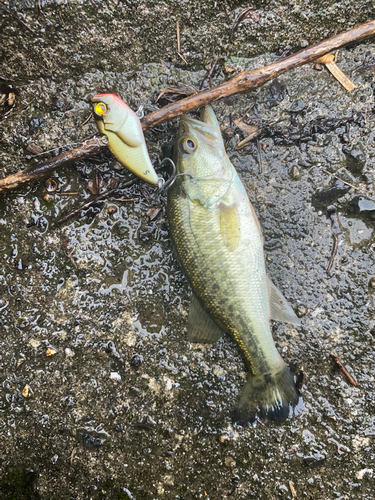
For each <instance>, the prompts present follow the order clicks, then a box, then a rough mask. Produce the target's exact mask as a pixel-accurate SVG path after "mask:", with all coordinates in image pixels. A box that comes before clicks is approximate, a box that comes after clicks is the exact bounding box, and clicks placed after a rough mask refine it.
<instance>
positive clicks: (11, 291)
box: [0, 2, 375, 500]
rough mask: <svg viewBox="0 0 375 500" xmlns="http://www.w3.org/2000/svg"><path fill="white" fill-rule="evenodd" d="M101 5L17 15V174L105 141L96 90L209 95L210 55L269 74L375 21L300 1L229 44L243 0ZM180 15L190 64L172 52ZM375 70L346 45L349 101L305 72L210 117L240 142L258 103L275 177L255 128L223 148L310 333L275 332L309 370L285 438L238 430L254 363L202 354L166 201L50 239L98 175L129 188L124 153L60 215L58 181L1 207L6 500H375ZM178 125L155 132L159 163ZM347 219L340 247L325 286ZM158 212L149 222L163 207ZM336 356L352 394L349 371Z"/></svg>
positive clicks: (367, 50) (52, 6)
mask: <svg viewBox="0 0 375 500" xmlns="http://www.w3.org/2000/svg"><path fill="white" fill-rule="evenodd" d="M31 4H32V7H34V2H31ZM24 5H25V3H24ZM24 5H23V7H24ZM100 5H101V7H100V9H101V10H100V11H99V13H98V4H97V3H95V2H93V3H90V8H88V7H87V5H86V4H84V3H82V4H79V3H77V4H67V3H66V4H63V5H59V4H58V3H48V4H46V3H45V2H40V3H39V6H40V8H41V11H40V12H39V13H38V12H36V11H35V10H34V9H31V8H23V9H21V8H20V3H19V2H13V3H12V5H11V6H13V7H14V6H16V7H17V6H18V7H17V8H16V9H15V10H12V11H11V12H12V16H10V15H9V13H8V14H7V13H6V14H4V17H2V23H3V30H4V31H3V33H4V35H3V36H4V37H5V40H6V42H7V43H3V47H2V50H3V54H4V55H5V56H6V57H5V58H4V59H3V63H2V66H1V71H0V75H1V76H2V77H3V78H4V81H3V84H5V85H8V86H9V85H10V86H12V89H14V91H15V94H16V100H15V104H14V105H13V107H9V106H8V104H7V103H3V104H2V105H1V108H0V113H1V117H2V119H3V120H2V121H1V122H0V128H1V135H0V141H1V152H0V155H1V156H0V163H1V167H2V175H6V174H10V173H13V172H16V171H17V170H18V169H20V168H21V167H24V166H27V165H28V164H29V163H28V162H29V161H30V160H27V158H26V156H30V155H31V154H30V152H28V151H26V148H27V146H28V145H30V143H33V144H34V145H37V146H39V147H40V148H42V149H43V150H50V149H53V148H55V147H56V146H57V145H60V146H61V145H64V144H67V143H75V142H78V141H80V140H82V139H83V138H85V137H87V136H89V135H90V134H93V133H96V128H95V124H94V122H93V121H89V122H88V123H87V124H85V125H83V126H81V124H82V123H83V122H84V120H85V118H87V116H88V115H89V112H90V106H89V97H90V95H92V94H93V93H97V92H103V91H110V92H116V93H118V94H119V95H121V96H122V97H123V98H126V100H127V101H128V103H129V104H130V105H131V106H132V107H133V108H134V109H137V108H138V107H139V106H140V105H143V106H144V107H145V111H146V112H149V111H151V110H152V109H154V107H155V105H154V104H153V103H154V99H155V96H156V94H157V92H158V91H159V90H160V89H162V88H163V87H165V86H167V85H171V86H174V85H176V84H177V83H178V82H180V83H185V84H190V85H195V86H199V84H200V82H201V80H202V79H203V77H204V75H205V70H204V65H205V64H207V63H208V62H210V58H211V57H212V56H214V55H222V54H223V53H224V54H225V55H226V57H227V64H228V65H229V66H231V67H233V68H235V69H236V70H241V69H251V68H255V67H259V66H262V65H265V64H268V63H269V62H271V61H273V60H275V59H276V58H277V57H278V54H279V53H280V50H279V48H280V46H281V48H282V49H285V48H287V47H286V46H287V45H288V44H291V45H292V46H293V48H294V49H298V48H299V44H300V41H299V40H304V39H306V40H307V41H308V43H310V42H311V41H314V40H318V39H319V38H323V37H324V36H326V34H328V33H333V32H337V31H340V30H342V29H345V28H346V27H348V26H351V25H353V24H356V23H359V22H364V21H366V20H367V19H368V17H369V14H370V11H371V9H372V6H371V5H370V2H367V3H366V2H363V3H362V4H361V5H362V7H361V8H358V6H356V5H355V4H353V3H351V4H349V3H347V2H343V3H332V6H331V7H330V9H323V8H322V7H321V6H320V3H318V2H316V5H315V3H314V5H315V7H314V8H311V9H310V10H306V7H305V6H304V4H302V3H301V4H300V6H299V7H297V6H296V7H294V8H293V9H292V13H290V10H289V11H287V7H286V5H287V4H284V7H283V6H282V5H281V4H279V3H277V5H276V3H275V4H273V3H272V2H271V3H269V4H267V5H265V4H264V5H263V3H259V6H258V4H257V5H256V6H257V7H258V10H259V13H260V16H261V20H262V22H261V24H260V26H254V25H253V24H251V23H247V24H244V25H242V26H241V27H240V29H239V32H238V34H237V35H236V36H235V37H234V41H232V42H230V43H229V41H228V40H229V38H228V33H227V31H226V28H227V27H228V26H230V25H231V23H232V21H233V19H234V17H235V14H236V13H238V12H239V11H240V10H241V7H242V8H243V7H245V6H247V5H245V4H242V6H240V5H239V4H237V3H233V5H231V4H229V3H228V4H219V7H215V8H214V4H212V5H211V4H210V3H209V2H205V3H204V4H203V3H202V4H201V6H200V7H196V8H194V9H192V8H190V7H189V6H188V4H186V5H185V4H182V5H181V7H179V8H177V7H176V5H175V4H173V3H171V4H169V3H156V4H155V5H154V4H152V3H151V2H150V3H149V4H146V3H142V2H139V3H137V4H134V5H132V6H131V7H129V9H127V7H126V3H122V4H115V3H114V4H113V5H112V4H110V3H108V4H106V5H105V6H103V4H102V2H101V3H100ZM189 5H190V4H189ZM254 5H255V4H254ZM288 5H289V4H288ZM11 6H10V7H11ZM206 6H207V7H206ZM10 7H7V8H8V9H9V8H10ZM178 9H182V11H181V10H178ZM215 9H216V10H215ZM304 9H305V10H304ZM366 9H367V10H366ZM296 10H297V11H298V12H305V15H304V16H303V15H302V14H301V17H300V19H304V21H302V20H300V22H297V21H296V18H295V17H294V15H292V14H293V12H294V11H296ZM187 12H189V13H190V17H189V16H188V14H187ZM280 12H284V16H281V15H280ZM338 12H340V15H339V16H338V15H336V14H337V13H338ZM116 13H117V14H118V16H117V17H116ZM167 14H168V15H169V14H170V15H169V17H168V16H167ZM178 14H179V15H178ZM289 14H290V15H289ZM335 15H336V16H335ZM14 16H16V17H17V19H18V21H17V20H16V18H15V17H14ZM80 16H81V17H80ZM126 16H128V17H126ZM306 16H308V18H309V20H310V21H309V24H308V28H309V29H308V30H306V24H305V19H306ZM167 17H168V19H167ZM156 18H157V19H158V20H160V23H159V24H158V23H156V22H155V19H156ZM177 18H178V20H179V21H180V23H181V24H182V25H184V26H186V27H185V28H184V29H183V37H182V43H183V51H184V54H185V57H186V58H187V60H188V63H189V64H188V66H187V67H186V68H184V65H183V63H182V61H180V60H179V58H178V56H176V55H175V50H176V44H175V31H174V30H175V24H174V22H175V20H176V19H177ZM327 18H329V19H333V18H334V19H335V23H334V26H333V28H332V29H331V26H330V25H327V24H324V23H322V19H327ZM80 19H81V21H86V22H79V20H80ZM271 19H272V21H273V23H274V24H273V27H274V28H273V29H274V30H275V31H274V33H278V34H279V36H278V39H277V43H275V40H274V36H273V35H272V36H271V34H270V33H269V29H268V27H269V26H270V24H267V23H270V22H271V21H269V20H271ZM219 20H221V21H220V22H219ZM267 20H268V21H267ZM20 21H21V23H20ZM198 21H199V22H198ZM276 21H277V22H276ZM22 23H24V24H25V25H26V26H27V28H26V27H24V28H22ZM50 23H52V24H50ZM124 23H125V24H124ZM126 23H128V24H126ZM262 23H263V24H262ZM277 23H279V24H277ZM52 26H53V27H54V29H56V30H58V31H57V34H56V35H54V36H52ZM126 26H128V29H127V30H126V31H124V29H123V28H124V27H126ZM166 26H168V29H166ZM196 26H197V28H196V30H194V31H192V29H191V27H196ZM223 26H225V29H224V28H223ZM281 26H284V29H282V28H281ZM129 27H130V28H129ZM42 29H44V30H45V31H43V32H42ZM30 30H32V31H30ZM204 30H206V32H207V33H206V35H205V34H204V33H205V31H204ZM262 30H263V31H262ZM267 30H268V36H263V37H262V38H261V39H259V40H256V39H255V38H253V34H254V36H255V34H258V35H259V34H261V33H263V34H264V33H265V32H267ZM306 31H307V32H308V33H309V38H307V35H306ZM120 32H121V34H122V35H121V36H122V37H123V38H121V39H120V38H117V37H118V36H119V33H120ZM35 33H37V36H36V35H35ZM129 33H130V34H133V33H134V36H133V35H130V34H129ZM78 34H79V38H78ZM213 34H216V36H217V40H218V43H217V45H215V46H213V45H214V44H212V42H211V41H210V42H208V38H207V37H209V35H210V36H212V35H213ZM146 36H147V37H148V38H147V45H144V43H143V41H144V40H145V38H143V37H146ZM129 37H130V38H129ZM211 39H212V38H210V40H211ZM78 40H79V41H78ZM109 40H111V43H112V42H113V45H111V48H110V45H109ZM140 40H141V41H142V43H139V41H140ZM31 41H33V44H31ZM121 41H122V42H121ZM162 41H163V43H162ZM120 42H121V43H120ZM240 46H241V47H242V54H239V53H237V54H236V55H234V54H235V52H236V51H237V52H238V47H240ZM68 50H69V51H70V52H69V53H68V52H66V51H68ZM64 51H65V52H64ZM267 51H268V52H267ZM281 52H283V50H281ZM162 53H163V55H161V54H162ZM64 54H65V55H64ZM259 54H262V55H259ZM126 56H129V57H126ZM130 56H131V57H130ZM240 56H241V57H240ZM242 56H243V57H242ZM169 57H170V58H171V62H169V61H168V58H169ZM42 58H43V60H44V61H45V62H44V63H42V62H41V61H42ZM374 58H375V45H374V44H371V43H367V44H361V45H358V46H356V47H352V48H350V49H348V50H342V51H340V54H339V61H338V64H339V66H340V68H341V69H342V70H343V71H344V72H345V74H347V75H348V76H349V77H350V78H351V79H352V80H353V82H354V83H355V84H356V86H357V87H356V89H355V90H354V91H353V92H351V93H348V92H346V91H345V90H344V89H342V88H341V87H340V85H339V84H338V83H337V82H336V81H335V80H334V79H333V78H332V77H331V76H330V75H329V74H328V73H327V72H326V71H323V72H317V71H315V70H314V69H313V68H312V67H310V66H309V67H305V68H301V69H299V70H296V71H292V72H290V73H288V74H287V75H284V76H283V77H282V78H280V79H279V81H278V83H271V84H269V85H267V86H266V87H264V88H262V89H259V90H257V91H256V92H253V93H251V94H249V95H247V96H235V97H231V98H230V99H227V100H225V101H224V102H219V103H216V104H215V111H216V113H217V116H218V118H219V121H220V123H221V125H222V128H223V130H225V129H226V128H228V126H229V124H230V123H229V115H230V114H232V117H233V119H235V118H237V117H240V116H242V115H243V114H244V112H245V111H246V110H247V109H248V108H249V107H250V105H252V104H254V107H253V109H252V111H251V112H250V114H249V117H248V119H249V122H251V123H252V124H255V125H260V126H262V128H263V129H264V130H265V133H264V137H262V139H261V155H262V163H263V173H262V174H259V173H258V161H257V151H256V147H255V145H254V144H250V145H249V146H248V147H247V148H245V149H243V150H241V151H235V149H234V146H235V144H236V143H237V142H238V140H239V139H242V138H243V136H242V135H241V131H239V130H237V131H235V134H234V137H233V138H232V139H230V140H229V141H228V144H227V150H228V154H229V156H230V158H231V160H232V162H233V164H234V165H235V166H236V168H237V169H238V171H239V173H240V175H241V177H242V179H243V181H244V183H245V185H246V187H247V189H248V193H249V196H250V199H251V200H252V202H253V204H254V206H255V209H256V211H257V213H258V215H259V219H260V222H261V225H262V228H263V232H264V237H265V247H266V250H265V255H266V262H267V267H268V271H269V274H270V276H271V277H272V280H273V281H274V282H275V283H276V284H277V285H278V286H279V287H280V289H281V290H282V291H283V292H284V294H285V295H286V297H287V298H288V300H289V301H290V302H291V304H292V305H293V307H294V308H295V310H296V312H297V313H298V314H299V316H301V318H302V326H301V327H299V328H296V327H293V326H291V325H283V324H280V323H274V324H273V332H274V338H275V342H276V344H277V346H278V348H279V350H280V352H281V353H282V355H283V357H284V359H285V360H286V362H287V363H288V364H289V366H290V367H291V370H292V372H293V373H294V374H295V375H296V376H297V375H298V374H299V372H300V371H301V369H303V371H304V372H305V380H304V385H303V388H302V394H303V399H304V404H305V411H304V412H303V413H302V414H300V415H299V416H297V417H294V418H293V419H289V420H288V421H287V422H286V423H285V424H283V425H282V426H276V425H274V424H267V425H266V426H263V425H260V424H257V425H254V426H250V427H248V428H242V427H233V426H232V424H231V416H232V414H233V410H234V408H235V404H236V401H237V400H238V396H239V394H240V391H241V388H242V386H243V384H244V377H245V371H244V370H245V367H244V364H243V362H242V360H241V358H240V355H239V351H238V349H237V348H236V346H235V345H234V343H233V342H232V341H231V340H230V339H229V338H227V337H225V338H223V339H221V340H220V341H219V342H218V343H217V344H216V345H213V346H203V345H191V344H189V343H188V342H187V340H186V321H187V313H188V307H189V301H190V291H189V288H188V285H187V283H186V280H185V279H184V277H183V275H182V273H181V272H180V270H179V269H178V266H177V264H176V262H175V260H174V257H173V254H172V250H171V246H170V241H169V237H168V228H167V225H166V219H165V199H161V200H160V201H155V202H150V201H149V198H148V195H149V194H150V193H151V192H152V189H151V188H148V187H146V188H145V187H144V186H141V185H136V186H133V187H132V188H130V189H128V190H126V191H124V193H122V195H121V196H117V197H118V198H122V199H129V198H137V200H136V201H122V200H115V199H107V200H106V201H105V202H103V203H102V204H99V205H97V206H96V207H94V208H93V209H90V210H89V211H88V212H87V213H83V214H82V215H81V216H79V217H76V218H75V219H73V220H71V221H69V222H67V223H65V224H63V225H61V226H57V227H56V226H52V224H53V223H54V222H55V221H56V220H57V219H58V218H59V217H60V216H61V215H62V214H63V213H64V212H65V211H67V210H68V209H70V208H72V207H74V206H76V205H77V204H78V203H81V202H82V201H83V199H86V198H88V197H89V196H90V192H89V191H88V189H87V184H88V181H89V180H90V179H92V177H93V175H94V172H98V173H99V175H100V177H101V178H102V179H103V180H104V182H108V181H109V180H110V179H111V178H112V177H114V176H115V177H118V178H124V179H126V177H127V173H126V172H124V171H123V170H115V169H113V167H112V165H113V163H112V160H113V159H112V158H111V156H110V155H109V154H104V155H103V156H102V157H100V158H99V160H98V159H97V160H96V161H94V160H88V161H85V162H79V163H78V164H76V165H75V166H73V167H70V168H65V169H63V170H62V171H59V172H56V173H55V174H54V175H53V178H54V179H55V181H56V182H57V185H58V191H59V192H61V193H64V192H70V193H72V192H73V193H76V192H78V194H76V195H62V194H60V195H57V194H55V195H54V197H53V199H52V200H45V199H44V197H45V194H46V183H45V180H41V181H39V182H33V183H30V184H29V185H25V186H22V187H20V188H17V189H15V190H14V191H12V192H10V193H8V194H6V195H2V196H1V201H0V223H1V231H0V236H1V245H0V262H1V271H0V287H1V298H0V309H1V330H0V344H1V350H0V438H1V447H0V470H1V480H0V498H4V499H8V498H17V499H18V498H20V499H24V498H25V499H26V498H27V499H29V498H30V499H43V500H44V499H55V498H64V499H88V498H92V499H104V498H105V499H128V498H130V499H136V500H141V499H156V498H157V499H172V498H178V499H193V498H207V499H209V498H210V499H221V498H228V499H229V498H236V499H249V498H256V499H259V498H262V499H263V498H264V499H273V498H292V490H291V488H290V485H289V483H290V482H291V483H292V484H293V485H294V488H295V491H296V493H297V498H307V499H314V500H320V499H322V500H323V499H327V498H329V499H347V498H355V499H359V498H360V499H371V498H373V489H374V479H373V476H374V465H373V464H374V451H373V444H374V443H373V440H374V434H375V412H374V397H375V393H374V369H373V367H374V362H375V359H374V358H375V357H374V331H375V324H374V323H375V322H374V307H375V304H374V289H373V287H372V285H373V281H371V278H373V277H375V262H374V249H375V239H374V218H373V212H372V210H370V209H369V208H371V206H372V205H371V201H369V202H367V203H364V202H363V201H360V200H359V199H358V198H359V197H360V198H362V199H363V198H365V199H369V200H374V187H375V186H374V181H375V178H374V170H373V163H374V153H375V150H374V144H375V142H374V132H373V124H374V113H373V110H374V85H375V82H374V76H373V65H374ZM48 65H50V67H49V68H48ZM135 68H138V71H137V73H136V74H134V75H132V74H131V73H132V71H133V70H134V69H135ZM369 68H370V69H369ZM371 68H372V69H371ZM221 79H222V76H221V75H219V76H218V77H217V79H215V80H214V82H213V83H215V84H216V83H219V81H221ZM317 122H321V125H319V126H318V125H317ZM310 125H311V134H310V135H311V136H309V134H306V130H309V126H310ZM176 127H177V121H174V122H172V123H169V124H166V125H163V126H162V127H160V128H159V129H158V130H156V131H155V132H152V131H148V132H147V134H146V140H147V142H148V145H149V150H150V155H151V158H152V160H153V162H154V163H155V165H158V164H159V162H160V159H161V151H162V147H163V146H166V145H168V144H170V142H171V141H172V140H173V136H174V134H175V132H176ZM323 169H325V170H328V171H329V172H332V173H335V174H336V175H337V176H339V177H340V178H341V179H343V180H345V181H346V182H349V183H350V184H352V185H354V186H356V187H359V188H361V189H362V190H367V191H368V192H369V194H368V193H364V192H361V191H358V189H354V188H350V187H348V186H345V185H344V184H343V183H342V182H341V181H338V180H337V179H335V178H334V177H332V176H331V175H329V174H327V173H326V172H324V171H323ZM331 205H334V206H335V208H336V210H337V214H338V219H339V224H340V228H341V233H340V234H339V235H338V241H339V245H338V251H337V256H336V259H335V261H334V264H333V268H332V271H331V273H330V275H329V276H327V273H326V269H327V266H328V262H329V259H330V256H331V250H332V245H333V240H332V235H331V225H330V220H329V218H328V216H327V207H328V206H331ZM158 206H160V207H162V210H161V212H160V213H159V214H158V216H157V217H156V218H155V219H154V220H153V221H151V220H150V218H149V217H148V216H147V215H146V212H147V211H148V210H149V209H150V208H152V207H158ZM364 206H365V207H366V206H367V207H368V209H367V210H364V209H363V207H364ZM361 207H362V209H361ZM331 352H335V353H336V354H337V356H338V357H339V358H340V360H341V362H342V363H343V365H344V366H345V367H346V368H347V370H348V371H349V373H350V374H351V375H352V376H353V378H354V380H355V381H356V382H357V387H354V386H352V385H351V384H350V383H349V382H348V380H347V378H345V376H344V374H343V373H342V372H341V371H336V370H335V369H334V365H333V363H332V360H331V358H330V353H331Z"/></svg>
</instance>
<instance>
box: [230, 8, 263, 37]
mask: <svg viewBox="0 0 375 500" xmlns="http://www.w3.org/2000/svg"><path fill="white" fill-rule="evenodd" d="M247 19H251V20H252V21H253V22H254V23H259V19H260V16H259V14H258V13H257V12H254V10H253V8H252V7H247V8H246V9H244V10H243V11H242V12H240V13H239V14H238V16H237V17H236V19H235V21H234V23H233V26H232V30H231V32H232V35H233V33H234V32H235V31H236V30H237V29H238V27H239V25H240V24H241V23H243V22H244V21H246V20H247Z"/></svg>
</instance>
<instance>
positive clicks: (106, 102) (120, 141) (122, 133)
mask: <svg viewBox="0 0 375 500" xmlns="http://www.w3.org/2000/svg"><path fill="white" fill-rule="evenodd" d="M92 102H93V103H94V114H95V119H96V124H97V126H98V128H99V131H100V132H101V133H102V134H104V135H106V136H107V138H108V147H109V149H110V150H111V152H112V153H113V154H114V156H115V157H116V158H117V160H118V161H119V162H120V163H121V165H123V166H124V167H126V168H127V169H128V170H130V171H131V172H133V174H134V175H136V176H137V177H139V178H140V179H143V180H144V181H146V182H149V183H150V184H158V180H159V178H158V176H157V174H156V172H155V170H154V167H153V166H152V163H151V160H150V157H149V155H148V151H147V147H146V142H145V138H144V135H143V131H142V125H141V122H140V120H139V118H138V116H137V115H136V114H135V113H134V111H133V110H132V109H130V108H129V106H128V105H127V104H126V103H125V102H124V101H123V100H122V99H120V98H119V97H118V96H116V95H114V94H97V95H96V96H95V97H94V98H93V99H92Z"/></svg>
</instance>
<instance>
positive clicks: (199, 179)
mask: <svg viewBox="0 0 375 500" xmlns="http://www.w3.org/2000/svg"><path fill="white" fill-rule="evenodd" d="M201 118H202V120H201V121H199V120H195V119H192V118H189V117H183V118H182V119H181V121H180V128H179V132H178V136H177V142H176V167H177V172H178V174H180V175H179V176H178V177H177V180H176V182H175V184H174V185H173V187H172V188H171V189H170V191H169V194H168V217H169V225H170V232H171V237H172V240H173V242H174V246H175V248H176V251H177V255H178V259H179V262H180V264H181V267H182V268H183V270H184V272H185V275H186V276H187V278H188V279H189V281H190V284H191V286H192V289H193V294H194V296H193V301H192V306H191V309H190V313H189V325H188V334H189V338H190V340H191V341H197V342H204V341H206V342H209V341H214V340H216V339H217V338H219V337H220V336H221V335H222V333H223V332H226V333H229V334H230V335H231V336H232V337H233V338H234V339H235V341H236V342H237V344H238V345H239V347H240V349H241V352H242V354H243V356H244V359H245V362H246V365H247V368H248V370H249V377H248V381H247V383H246V385H245V388H244V391H243V393H242V396H241V398H240V402H239V405H238V407H237V410H236V413H235V417H234V420H235V421H236V422H239V423H241V424H244V423H246V422H252V421H254V420H255V418H257V417H260V418H270V419H275V420H282V419H284V418H285V417H287V416H288V415H289V413H290V409H291V408H293V407H295V406H296V405H297V403H298V400H299V394H298V391H297V389H296V388H295V385H294V381H293V378H292V376H291V374H290V372H289V369H288V367H287V366H286V365H285V363H284V361H283V360H282V358H281V356H280V354H279V353H278V351H277V349H276V347H275V344H274V341H273V338H272V335H271V330H270V318H271V317H273V318H274V319H281V320H282V321H291V322H294V323H298V318H297V317H296V316H295V314H294V312H293V310H292V309H291V307H290V306H289V304H288V303H287V301H286V300H285V298H284V297H283V296H282V294H281V293H280V292H279V291H278V290H277V289H276V287H275V286H274V285H273V284H272V283H271V282H270V280H269V279H268V277H267V274H266V269H265V263H264V255H263V238H262V234H261V229H260V225H259V222H258V219H257V217H256V214H255V212H254V209H253V207H252V205H251V203H250V201H249V199H248V196H247V193H246V190H245V188H244V186H243V184H242V182H241V180H240V178H239V177H238V174H237V172H236V170H235V168H234V167H233V165H232V163H231V162H230V160H229V158H228V156H227V154H226V152H225V148H224V144H223V140H222V137H221V133H220V128H219V124H218V122H217V120H216V117H215V115H214V112H213V110H212V108H211V107H209V106H207V107H206V108H203V110H202V113H201Z"/></svg>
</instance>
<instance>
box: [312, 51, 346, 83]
mask: <svg viewBox="0 0 375 500" xmlns="http://www.w3.org/2000/svg"><path fill="white" fill-rule="evenodd" d="M337 54H338V51H337V52H336V54H335V55H333V54H326V55H325V56H323V57H320V58H319V59H317V60H316V62H317V63H318V64H324V65H325V67H326V68H327V69H328V71H329V72H330V73H331V74H332V75H333V76H334V77H335V78H336V80H337V81H338V82H339V83H341V85H342V86H343V87H344V89H346V90H347V91H348V92H350V91H351V90H354V89H355V85H354V83H353V82H352V81H351V80H349V78H348V77H347V76H346V75H344V73H343V72H342V71H341V69H340V68H339V67H338V66H337V64H336V60H337Z"/></svg>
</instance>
